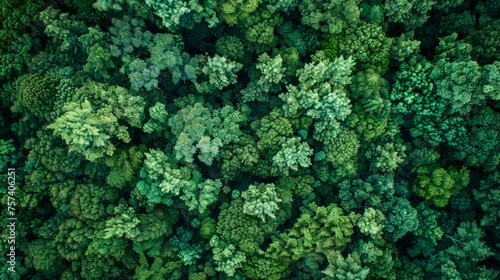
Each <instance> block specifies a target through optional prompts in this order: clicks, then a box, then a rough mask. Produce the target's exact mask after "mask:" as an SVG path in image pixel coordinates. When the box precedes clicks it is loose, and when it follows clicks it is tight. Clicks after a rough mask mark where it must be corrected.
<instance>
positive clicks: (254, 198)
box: [241, 183, 281, 222]
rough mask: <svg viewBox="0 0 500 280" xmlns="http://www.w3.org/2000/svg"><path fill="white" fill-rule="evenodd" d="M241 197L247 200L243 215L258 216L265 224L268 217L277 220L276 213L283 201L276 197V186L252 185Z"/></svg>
mask: <svg viewBox="0 0 500 280" xmlns="http://www.w3.org/2000/svg"><path fill="white" fill-rule="evenodd" d="M241 197H242V198H243V199H245V204H243V213H245V214H249V215H252V216H257V217H258V218H260V219H262V221H263V222H265V221H266V215H267V216H269V217H271V218H273V219H276V215H275V213H276V212H277V211H278V210H279V207H278V203H279V202H281V199H279V198H278V197H277V196H276V191H275V188H274V184H264V183H261V184H258V185H257V186H255V185H250V186H249V187H248V190H246V191H244V192H243V193H242V194H241Z"/></svg>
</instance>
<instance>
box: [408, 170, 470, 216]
mask: <svg viewBox="0 0 500 280" xmlns="http://www.w3.org/2000/svg"><path fill="white" fill-rule="evenodd" d="M414 172H415V173H416V174H417V179H416V180H415V182H414V183H413V187H412V188H413V191H414V192H415V193H416V194H417V195H419V196H421V197H423V198H425V199H427V200H430V201H432V202H433V203H434V205H436V206H438V207H444V206H446V204H448V200H449V199H450V197H451V196H452V195H453V194H456V193H457V192H458V191H460V190H461V189H462V188H463V187H465V186H466V185H468V184H469V172H470V171H469V170H467V168H466V167H465V166H457V167H455V166H449V167H448V168H447V169H444V168H442V167H441V166H440V165H439V164H433V165H427V166H421V167H418V168H416V170H414Z"/></svg>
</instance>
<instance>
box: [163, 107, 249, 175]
mask: <svg viewBox="0 0 500 280" xmlns="http://www.w3.org/2000/svg"><path fill="white" fill-rule="evenodd" d="M241 120H242V119H241V114H240V112H239V111H235V110H234V108H233V107H231V106H224V107H223V108H221V109H218V110H214V111H213V112H212V113H211V112H210V111H209V110H208V109H207V108H205V107H203V105H202V104H201V103H196V104H194V105H193V106H191V105H188V106H186V107H185V108H183V109H181V110H179V111H178V112H177V114H176V115H175V116H173V117H171V118H170V119H169V121H168V123H169V125H170V127H171V129H172V133H173V134H174V135H176V136H177V142H176V144H175V147H174V151H175V155H176V158H177V159H185V160H186V161H187V162H193V161H194V158H193V157H194V154H195V153H196V152H199V153H198V159H199V160H200V161H201V162H203V163H205V164H207V165H212V163H213V160H214V159H215V157H217V156H218V154H219V148H220V147H222V146H224V145H227V144H229V143H231V142H236V141H237V140H238V137H239V136H240V135H241V132H240V129H239V122H241Z"/></svg>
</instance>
